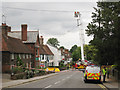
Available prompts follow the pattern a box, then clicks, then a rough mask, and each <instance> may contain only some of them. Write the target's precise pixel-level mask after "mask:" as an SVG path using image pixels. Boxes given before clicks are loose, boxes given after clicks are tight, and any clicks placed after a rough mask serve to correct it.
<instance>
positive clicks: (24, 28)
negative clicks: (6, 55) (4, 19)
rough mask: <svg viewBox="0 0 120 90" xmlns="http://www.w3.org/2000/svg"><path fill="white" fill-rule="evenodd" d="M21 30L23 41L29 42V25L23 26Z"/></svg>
mask: <svg viewBox="0 0 120 90" xmlns="http://www.w3.org/2000/svg"><path fill="white" fill-rule="evenodd" d="M21 28H22V33H21V35H22V36H21V37H22V38H21V39H22V41H27V24H22V25H21Z"/></svg>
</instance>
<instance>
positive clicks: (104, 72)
mask: <svg viewBox="0 0 120 90" xmlns="http://www.w3.org/2000/svg"><path fill="white" fill-rule="evenodd" d="M102 73H103V82H105V78H106V68H105V67H104V68H103V70H102Z"/></svg>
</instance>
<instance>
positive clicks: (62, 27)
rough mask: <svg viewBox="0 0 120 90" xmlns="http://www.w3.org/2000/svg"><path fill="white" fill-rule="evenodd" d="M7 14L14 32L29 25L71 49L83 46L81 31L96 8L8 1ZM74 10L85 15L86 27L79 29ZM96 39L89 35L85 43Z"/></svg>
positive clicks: (85, 4) (74, 4) (93, 3)
mask: <svg viewBox="0 0 120 90" xmlns="http://www.w3.org/2000/svg"><path fill="white" fill-rule="evenodd" d="M2 6H3V13H4V15H5V16H6V23H7V24H8V25H10V26H11V27H12V30H21V24H28V30H39V31H40V34H41V35H42V36H43V37H44V38H45V39H44V43H45V44H46V41H47V39H48V38H52V37H54V38H57V39H58V41H59V42H60V45H61V46H64V47H65V48H68V49H70V48H71V47H72V46H73V45H75V44H77V45H78V46H80V37H79V31H80V29H83V30H85V29H86V26H87V25H88V23H89V22H90V21H91V15H92V14H91V13H92V12H93V11H94V9H93V7H96V0H94V1H92V2H4V3H3V4H2ZM74 11H79V12H80V13H81V19H82V25H83V26H82V27H81V28H80V27H77V20H76V19H75V17H74ZM91 39H92V37H87V35H86V34H85V43H86V44H88V43H89V41H90V40H91Z"/></svg>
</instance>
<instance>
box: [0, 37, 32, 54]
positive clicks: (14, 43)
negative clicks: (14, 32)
mask: <svg viewBox="0 0 120 90" xmlns="http://www.w3.org/2000/svg"><path fill="white" fill-rule="evenodd" d="M2 51H9V52H11V53H32V52H31V50H30V49H29V48H28V47H27V46H26V45H25V44H23V43H22V41H21V40H20V39H16V38H13V37H9V36H6V35H2Z"/></svg>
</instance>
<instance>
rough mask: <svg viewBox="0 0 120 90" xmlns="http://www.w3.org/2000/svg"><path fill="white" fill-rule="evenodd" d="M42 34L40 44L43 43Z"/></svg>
mask: <svg viewBox="0 0 120 90" xmlns="http://www.w3.org/2000/svg"><path fill="white" fill-rule="evenodd" d="M43 40H44V39H43V36H40V44H41V45H43Z"/></svg>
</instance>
